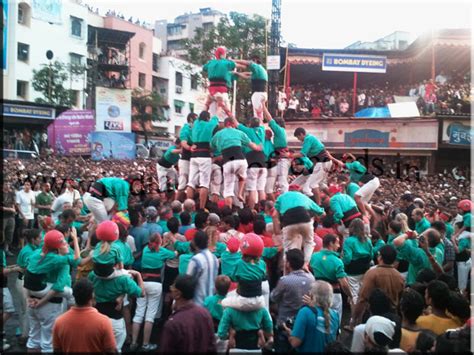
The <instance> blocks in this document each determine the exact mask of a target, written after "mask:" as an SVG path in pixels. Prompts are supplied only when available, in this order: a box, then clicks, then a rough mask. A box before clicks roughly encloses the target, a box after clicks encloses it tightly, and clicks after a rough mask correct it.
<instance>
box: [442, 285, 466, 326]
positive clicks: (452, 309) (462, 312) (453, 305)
mask: <svg viewBox="0 0 474 355" xmlns="http://www.w3.org/2000/svg"><path fill="white" fill-rule="evenodd" d="M447 309H448V312H449V313H451V314H452V315H453V316H455V317H458V318H459V319H460V320H461V321H462V322H463V323H465V322H466V321H467V320H468V319H469V317H470V316H471V309H470V307H469V302H468V301H467V300H466V299H465V298H464V297H463V296H462V295H461V294H460V293H458V292H454V291H450V293H449V303H448V308H447Z"/></svg>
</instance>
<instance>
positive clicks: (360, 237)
mask: <svg viewBox="0 0 474 355" xmlns="http://www.w3.org/2000/svg"><path fill="white" fill-rule="evenodd" d="M236 67H237V68H239V69H241V70H243V71H242V72H240V75H242V76H243V77H248V78H249V79H250V80H252V88H253V91H254V95H253V97H252V102H254V103H255V105H254V107H253V109H254V116H255V117H253V118H251V119H249V120H247V122H246V123H245V124H242V123H238V122H237V120H236V119H235V118H234V117H232V115H231V114H230V112H229V109H228V106H227V99H228V97H227V96H228V95H226V94H227V90H228V87H229V86H228V85H227V83H228V80H229V78H230V76H231V75H233V74H232V71H233V70H234V69H235V68H236ZM262 70H264V69H263V67H262V66H261V63H260V62H259V60H258V58H253V59H252V60H249V61H245V60H240V61H238V62H237V63H235V62H233V61H231V60H228V59H226V58H225V49H222V48H220V49H218V50H217V51H216V58H215V59H213V60H211V61H210V62H209V63H207V64H206V71H207V73H208V76H209V78H210V81H211V86H210V88H211V89H210V90H209V98H208V103H207V105H208V108H209V110H212V109H213V110H216V112H220V110H221V109H222V111H224V113H225V117H224V119H219V117H218V116H217V115H212V116H211V114H210V113H209V111H208V110H205V111H202V112H201V113H200V114H199V115H196V114H190V115H189V116H188V118H187V123H186V125H184V126H183V128H182V130H181V132H180V137H179V139H176V141H175V143H174V145H173V146H171V147H170V148H168V150H167V151H166V152H165V153H164V154H163V156H162V157H161V158H160V159H158V161H152V160H136V161H133V162H130V161H128V162H125V161H101V162H92V161H90V160H88V159H87V160H86V159H83V158H69V157H64V158H49V159H47V160H43V161H41V160H36V161H26V160H12V159H9V160H4V186H3V202H2V210H3V229H2V236H3V238H2V256H3V276H4V277H3V285H2V286H3V322H4V326H7V325H8V320H9V318H11V317H12V315H14V314H15V313H17V314H18V318H19V324H20V327H19V329H18V334H19V335H21V336H19V338H18V339H19V340H18V341H19V342H21V343H22V344H25V345H26V348H27V349H28V351H31V352H33V351H42V352H51V351H53V350H54V351H55V352H81V353H82V352H115V351H119V352H120V351H127V350H128V351H137V350H138V349H141V350H142V351H150V352H156V351H160V352H164V353H166V352H218V353H226V352H227V351H229V352H242V351H254V352H255V351H264V352H265V351H276V352H282V353H286V352H291V351H296V352H328V353H331V352H335V353H338V352H377V353H388V352H400V353H403V352H404V353H414V352H422V353H428V352H444V351H451V352H465V351H469V349H470V327H471V311H470V299H469V290H470V282H471V277H470V273H471V258H470V255H471V253H470V251H471V240H472V233H471V219H472V217H471V211H472V207H473V206H472V202H471V201H470V193H469V189H470V181H469V179H468V178H466V177H464V176H463V174H464V175H466V176H469V175H467V174H466V172H464V173H463V172H461V171H460V170H458V169H457V170H455V171H453V172H446V173H444V174H443V173H442V174H439V175H436V176H422V177H420V178H419V179H414V180H413V179H407V180H401V179H397V178H396V177H387V176H377V175H376V174H375V172H373V171H372V170H371V169H368V167H367V166H364V164H362V163H361V162H360V161H359V160H358V159H356V157H355V156H354V155H352V154H350V153H346V154H344V155H343V156H342V157H336V156H335V155H333V154H331V152H329V151H328V150H327V149H326V147H325V146H324V142H321V141H320V140H319V139H318V138H317V137H315V136H313V135H311V134H308V133H307V132H306V130H305V128H304V127H298V128H297V129H296V130H295V131H294V133H293V134H294V136H295V137H296V138H297V139H298V140H299V141H300V142H301V143H302V145H301V148H300V149H297V150H290V149H289V148H288V141H287V133H286V130H285V121H284V120H283V119H280V118H273V117H271V115H270V113H269V112H268V109H267V107H266V96H265V95H264V92H265V91H266V83H265V81H266V80H268V77H267V76H266V75H265V73H264V72H263V71H262ZM211 107H212V109H211ZM267 127H268V128H267ZM15 247H16V249H15ZM7 258H8V259H9V260H10V261H11V262H9V263H7ZM8 264H9V265H8ZM9 275H10V277H8V276H9ZM10 289H13V290H14V292H15V294H16V295H17V296H18V302H17V304H18V307H17V308H15V304H14V302H13V300H12V296H11V292H10ZM84 324H87V327H84ZM78 329H80V330H81V331H78ZM343 329H344V330H345V333H344V334H349V336H348V338H347V339H343V335H342V330H343ZM8 348H9V344H8V343H6V342H4V350H7V349H8Z"/></svg>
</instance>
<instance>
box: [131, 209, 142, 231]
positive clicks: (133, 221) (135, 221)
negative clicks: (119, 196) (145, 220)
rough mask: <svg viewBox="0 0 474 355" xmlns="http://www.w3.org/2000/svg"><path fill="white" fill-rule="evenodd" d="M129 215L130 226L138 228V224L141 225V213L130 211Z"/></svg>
mask: <svg viewBox="0 0 474 355" xmlns="http://www.w3.org/2000/svg"><path fill="white" fill-rule="evenodd" d="M128 215H129V217H130V224H131V225H132V226H134V227H138V223H140V215H141V213H140V211H138V210H130V211H129V213H128Z"/></svg>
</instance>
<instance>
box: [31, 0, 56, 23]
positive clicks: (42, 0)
mask: <svg viewBox="0 0 474 355" xmlns="http://www.w3.org/2000/svg"><path fill="white" fill-rule="evenodd" d="M31 10H32V13H31V16H32V17H33V18H35V19H37V20H41V21H45V22H49V23H55V24H61V23H62V18H61V17H62V11H63V4H62V0H32V1H31Z"/></svg>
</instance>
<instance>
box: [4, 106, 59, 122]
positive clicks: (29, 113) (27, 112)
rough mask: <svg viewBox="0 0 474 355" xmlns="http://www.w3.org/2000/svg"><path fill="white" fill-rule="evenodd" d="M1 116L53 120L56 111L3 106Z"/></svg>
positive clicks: (43, 108)
mask: <svg viewBox="0 0 474 355" xmlns="http://www.w3.org/2000/svg"><path fill="white" fill-rule="evenodd" d="M3 115H4V116H9V117H27V118H37V119H45V120H54V116H55V115H56V109H54V108H52V107H41V106H27V105H15V104H3Z"/></svg>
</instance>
